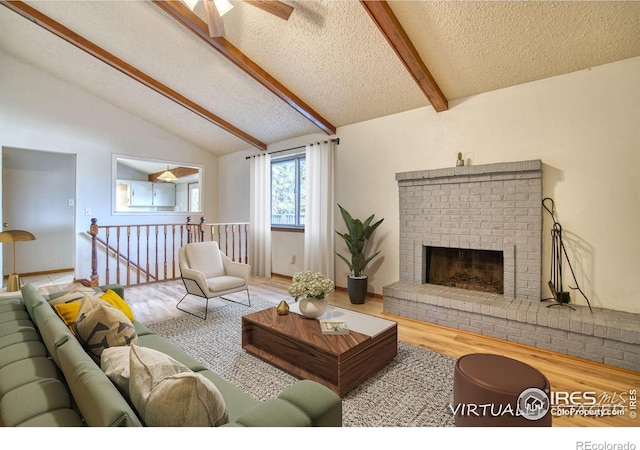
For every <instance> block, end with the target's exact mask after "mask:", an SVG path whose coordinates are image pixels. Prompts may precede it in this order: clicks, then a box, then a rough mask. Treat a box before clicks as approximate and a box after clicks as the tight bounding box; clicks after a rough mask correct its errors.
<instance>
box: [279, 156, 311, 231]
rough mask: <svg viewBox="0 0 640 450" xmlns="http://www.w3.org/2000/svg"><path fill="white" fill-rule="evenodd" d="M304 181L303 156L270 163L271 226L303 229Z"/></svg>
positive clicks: (304, 166)
mask: <svg viewBox="0 0 640 450" xmlns="http://www.w3.org/2000/svg"><path fill="white" fill-rule="evenodd" d="M305 180H306V164H305V158H304V156H303V155H302V156H293V157H287V158H280V159H277V160H274V161H272V162H271V226H274V227H287V228H303V227H304V216H305V194H306V193H305V189H306V187H305Z"/></svg>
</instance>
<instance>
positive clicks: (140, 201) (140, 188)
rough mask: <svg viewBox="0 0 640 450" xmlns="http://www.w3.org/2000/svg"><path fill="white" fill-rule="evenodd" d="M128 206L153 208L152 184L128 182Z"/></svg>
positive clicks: (148, 182)
mask: <svg viewBox="0 0 640 450" xmlns="http://www.w3.org/2000/svg"><path fill="white" fill-rule="evenodd" d="M129 206H153V183H152V182H150V181H138V180H131V181H130V182H129Z"/></svg>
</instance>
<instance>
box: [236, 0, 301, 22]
mask: <svg viewBox="0 0 640 450" xmlns="http://www.w3.org/2000/svg"><path fill="white" fill-rule="evenodd" d="M244 2H245V3H248V4H249V5H252V6H255V7H256V8H260V9H261V10H263V11H266V12H268V13H269V14H273V15H274V16H276V17H280V18H281V19H282V20H289V17H291V13H293V6H290V5H287V4H286V3H282V2H276V1H274V0H255V1H249V0H244Z"/></svg>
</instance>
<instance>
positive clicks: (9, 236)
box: [0, 230, 36, 292]
mask: <svg viewBox="0 0 640 450" xmlns="http://www.w3.org/2000/svg"><path fill="white" fill-rule="evenodd" d="M35 239H36V237H35V236H34V235H33V234H31V233H29V232H28V231H23V230H9V231H2V232H0V242H1V243H5V242H11V243H12V244H13V273H11V274H9V279H8V280H7V292H15V291H18V290H20V277H19V276H18V274H17V273H16V242H23V241H33V240H35Z"/></svg>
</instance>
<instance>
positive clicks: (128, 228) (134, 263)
mask: <svg viewBox="0 0 640 450" xmlns="http://www.w3.org/2000/svg"><path fill="white" fill-rule="evenodd" d="M88 234H89V235H91V285H92V286H98V285H99V284H108V283H118V284H122V285H124V286H131V285H137V284H146V283H152V282H155V281H165V280H172V279H176V278H179V277H180V273H179V271H180V269H179V267H178V250H179V249H180V247H182V246H183V245H184V244H186V243H188V242H201V241H212V240H215V241H217V242H218V245H219V246H220V249H221V250H222V251H223V252H224V253H225V254H226V255H227V256H228V257H229V258H231V259H232V260H233V261H236V262H243V263H245V264H247V263H248V261H249V257H248V238H249V224H248V223H245V222H243V223H210V224H208V223H206V221H205V219H204V217H202V218H201V219H200V223H198V224H194V223H191V218H190V217H187V220H186V223H170V224H142V225H98V220H97V219H95V218H93V219H91V226H90V228H89V232H88ZM99 261H103V262H104V267H100V264H99ZM112 266H114V267H113V268H112ZM112 271H113V272H115V277H113V278H115V279H112ZM101 278H103V281H102V282H101Z"/></svg>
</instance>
